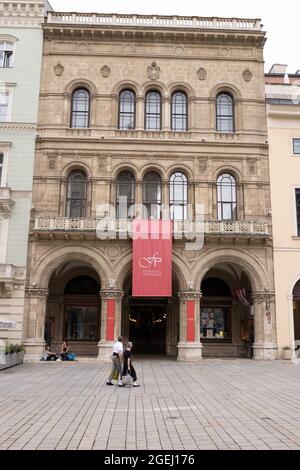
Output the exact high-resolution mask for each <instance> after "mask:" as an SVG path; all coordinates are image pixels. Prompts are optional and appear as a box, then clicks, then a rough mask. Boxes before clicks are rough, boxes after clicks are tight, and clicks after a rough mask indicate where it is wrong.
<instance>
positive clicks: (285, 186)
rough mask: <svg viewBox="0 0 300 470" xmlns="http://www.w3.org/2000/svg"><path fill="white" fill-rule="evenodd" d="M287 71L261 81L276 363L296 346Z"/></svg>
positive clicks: (297, 268) (298, 111)
mask: <svg viewBox="0 0 300 470" xmlns="http://www.w3.org/2000/svg"><path fill="white" fill-rule="evenodd" d="M286 70H287V66H286V65H280V64H275V65H274V66H273V67H272V69H271V70H270V72H269V73H268V74H266V77H265V81H266V95H267V111H268V128H269V145H270V181H271V196H272V219H273V236H274V271H275V292H276V312H277V337H278V347H279V351H280V357H282V351H283V348H284V349H285V348H287V347H289V348H290V355H291V356H292V355H293V354H294V343H295V341H298V342H300V70H298V71H297V72H296V73H295V74H288V73H286ZM299 344H300V343H299Z"/></svg>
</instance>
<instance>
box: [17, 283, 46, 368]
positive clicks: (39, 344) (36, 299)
mask: <svg viewBox="0 0 300 470" xmlns="http://www.w3.org/2000/svg"><path fill="white" fill-rule="evenodd" d="M48 295H49V291H48V289H45V288H42V287H29V288H26V290H25V322H24V343H23V344H24V346H25V356H24V361H25V362H33V361H38V360H40V359H41V357H42V355H43V353H44V348H45V339H44V332H45V319H46V309H47V297H48Z"/></svg>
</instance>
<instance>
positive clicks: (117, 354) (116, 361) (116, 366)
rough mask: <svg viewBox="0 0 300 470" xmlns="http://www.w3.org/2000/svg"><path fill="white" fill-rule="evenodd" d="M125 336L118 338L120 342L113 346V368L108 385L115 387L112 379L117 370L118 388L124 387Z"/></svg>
mask: <svg viewBox="0 0 300 470" xmlns="http://www.w3.org/2000/svg"><path fill="white" fill-rule="evenodd" d="M123 349H124V348H123V336H119V337H118V341H117V342H116V343H115V344H114V345H113V353H112V368H111V373H110V376H109V379H108V381H107V382H106V385H113V383H112V379H113V377H114V375H115V372H116V370H117V371H118V373H119V375H118V379H119V380H118V386H119V387H123V383H122V361H123Z"/></svg>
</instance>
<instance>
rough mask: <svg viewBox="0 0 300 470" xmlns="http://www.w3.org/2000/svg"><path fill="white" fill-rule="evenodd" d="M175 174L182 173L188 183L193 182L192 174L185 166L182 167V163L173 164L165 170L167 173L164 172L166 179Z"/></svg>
mask: <svg viewBox="0 0 300 470" xmlns="http://www.w3.org/2000/svg"><path fill="white" fill-rule="evenodd" d="M176 172H179V173H184V174H185V175H186V177H187V179H188V182H189V183H190V182H191V181H193V178H194V176H193V173H192V171H191V169H190V168H189V167H188V166H187V165H184V164H183V163H180V164H179V165H178V164H177V165H176V163H174V165H172V166H170V167H169V168H168V169H167V172H166V176H167V178H168V179H170V177H171V176H172V175H173V173H176Z"/></svg>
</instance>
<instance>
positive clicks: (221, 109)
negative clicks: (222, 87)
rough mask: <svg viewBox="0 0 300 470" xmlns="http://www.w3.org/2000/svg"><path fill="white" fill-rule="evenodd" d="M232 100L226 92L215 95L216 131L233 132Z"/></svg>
mask: <svg viewBox="0 0 300 470" xmlns="http://www.w3.org/2000/svg"><path fill="white" fill-rule="evenodd" d="M234 130H235V128H234V101H233V98H232V96H231V95H229V94H228V93H219V94H218V96H217V131H219V132H234Z"/></svg>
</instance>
